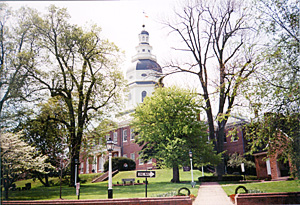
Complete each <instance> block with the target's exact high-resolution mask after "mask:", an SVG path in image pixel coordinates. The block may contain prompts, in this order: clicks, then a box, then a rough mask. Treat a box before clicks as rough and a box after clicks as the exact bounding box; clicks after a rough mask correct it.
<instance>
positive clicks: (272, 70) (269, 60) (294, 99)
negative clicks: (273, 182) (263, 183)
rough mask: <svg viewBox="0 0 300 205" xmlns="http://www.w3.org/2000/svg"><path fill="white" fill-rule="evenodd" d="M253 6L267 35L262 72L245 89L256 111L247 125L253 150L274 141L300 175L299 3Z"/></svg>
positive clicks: (266, 1) (262, 0) (287, 0)
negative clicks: (248, 87)
mask: <svg viewBox="0 0 300 205" xmlns="http://www.w3.org/2000/svg"><path fill="white" fill-rule="evenodd" d="M254 5H255V9H256V11H258V12H259V13H258V14H259V16H260V18H259V19H258V20H259V23H260V26H261V32H263V33H264V36H265V37H266V38H265V39H264V44H263V45H264V46H265V47H264V50H263V52H262V53H261V58H262V60H263V68H262V70H261V71H262V72H260V73H258V74H257V78H256V79H253V80H252V82H251V84H250V85H252V87H251V89H249V90H248V91H247V92H246V93H247V98H248V99H249V101H250V103H251V105H252V107H253V109H254V110H255V111H256V116H255V118H254V119H253V121H252V123H251V125H249V126H248V130H249V132H248V135H249V137H251V138H252V140H253V141H252V151H255V150H257V149H258V148H261V147H259V146H258V145H261V144H264V145H266V144H268V143H269V142H271V143H275V144H276V146H277V148H279V149H282V150H284V152H283V153H284V154H283V155H282V156H283V157H284V158H285V159H286V160H291V163H292V164H293V166H294V169H293V171H294V174H296V175H297V176H298V177H300V157H299V156H300V132H299V130H300V129H299V127H300V116H299V112H300V106H299V105H300V92H299V91H300V90H299V89H300V84H299V82H300V81H299V80H300V58H299V48H300V47H299V45H300V38H299V34H300V27H299V26H300V24H299V20H300V8H299V4H297V1H294V0H283V1H277V0H259V1H255V4H254ZM266 113H268V114H266ZM254 131H255V133H254ZM279 136H281V137H279ZM283 136H285V137H283ZM264 149H265V150H266V151H268V153H269V154H270V155H272V154H274V152H275V150H274V146H271V145H270V146H267V147H265V148H264Z"/></svg>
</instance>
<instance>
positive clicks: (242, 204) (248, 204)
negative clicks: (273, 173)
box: [235, 192, 300, 205]
mask: <svg viewBox="0 0 300 205" xmlns="http://www.w3.org/2000/svg"><path fill="white" fill-rule="evenodd" d="M235 204H236V205H253V204H300V192H287V193H253V194H237V195H236V196H235Z"/></svg>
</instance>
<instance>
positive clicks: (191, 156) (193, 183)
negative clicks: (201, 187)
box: [189, 151, 196, 188]
mask: <svg viewBox="0 0 300 205" xmlns="http://www.w3.org/2000/svg"><path fill="white" fill-rule="evenodd" d="M189 156H190V161H191V176H192V183H191V185H192V187H193V188H194V186H195V185H196V183H195V182H194V176H193V153H192V151H190V152H189Z"/></svg>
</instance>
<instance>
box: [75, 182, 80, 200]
mask: <svg viewBox="0 0 300 205" xmlns="http://www.w3.org/2000/svg"><path fill="white" fill-rule="evenodd" d="M76 195H77V196H78V200H79V196H80V183H76Z"/></svg>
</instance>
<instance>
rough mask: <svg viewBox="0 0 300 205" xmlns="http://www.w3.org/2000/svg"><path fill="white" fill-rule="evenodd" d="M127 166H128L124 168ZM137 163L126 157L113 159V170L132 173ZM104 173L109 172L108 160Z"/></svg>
mask: <svg viewBox="0 0 300 205" xmlns="http://www.w3.org/2000/svg"><path fill="white" fill-rule="evenodd" d="M125 164H127V166H124V165H125ZM135 167H136V164H135V161H134V160H132V159H129V158H126V157H113V158H112V169H113V170H119V171H130V170H135ZM104 171H105V172H107V171H108V160H107V161H106V162H105V163H104Z"/></svg>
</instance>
